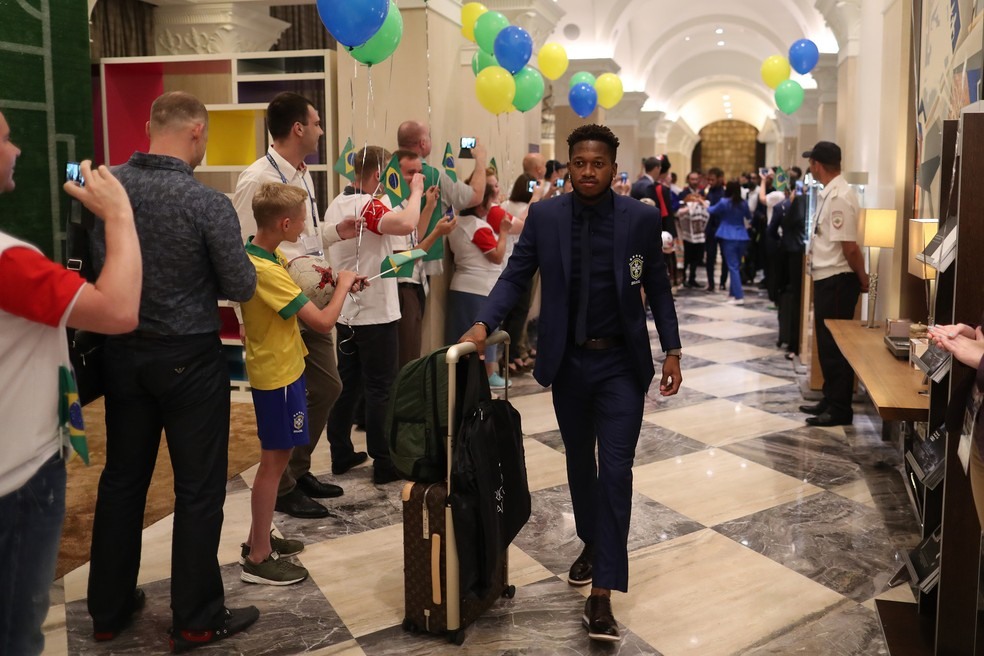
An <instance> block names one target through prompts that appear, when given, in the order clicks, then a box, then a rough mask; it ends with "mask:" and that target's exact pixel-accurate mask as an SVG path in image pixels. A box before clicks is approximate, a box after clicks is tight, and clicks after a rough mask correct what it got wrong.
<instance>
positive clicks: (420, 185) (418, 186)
mask: <svg viewBox="0 0 984 656" xmlns="http://www.w3.org/2000/svg"><path fill="white" fill-rule="evenodd" d="M410 193H412V194H418V195H420V194H423V193H424V174H423V173H414V174H413V177H412V178H410Z"/></svg>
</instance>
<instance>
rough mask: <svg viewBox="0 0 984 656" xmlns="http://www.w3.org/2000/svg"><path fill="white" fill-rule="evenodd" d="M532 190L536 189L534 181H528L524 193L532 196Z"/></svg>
mask: <svg viewBox="0 0 984 656" xmlns="http://www.w3.org/2000/svg"><path fill="white" fill-rule="evenodd" d="M534 189H536V180H530V183H529V184H528V185H526V191H528V192H530V193H531V194H532V193H533V190H534Z"/></svg>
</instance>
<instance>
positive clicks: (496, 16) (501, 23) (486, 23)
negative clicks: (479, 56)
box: [475, 11, 509, 53]
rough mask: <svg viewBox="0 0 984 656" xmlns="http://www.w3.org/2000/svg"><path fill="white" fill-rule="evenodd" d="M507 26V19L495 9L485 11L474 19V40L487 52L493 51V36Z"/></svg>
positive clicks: (497, 34)
mask: <svg viewBox="0 0 984 656" xmlns="http://www.w3.org/2000/svg"><path fill="white" fill-rule="evenodd" d="M507 27H509V19H508V18H506V17H505V16H503V15H502V14H500V13H499V12H497V11H487V12H485V13H484V14H482V15H481V16H479V17H478V20H477V21H475V41H476V42H477V43H478V47H479V48H481V49H482V50H484V51H485V52H487V53H493V52H495V37H497V36H499V32H501V31H502V30H504V29H506V28H507Z"/></svg>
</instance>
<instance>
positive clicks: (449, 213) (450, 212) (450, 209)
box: [444, 205, 454, 221]
mask: <svg viewBox="0 0 984 656" xmlns="http://www.w3.org/2000/svg"><path fill="white" fill-rule="evenodd" d="M453 218H454V208H453V207H451V206H450V205H449V206H448V211H447V212H445V213H444V220H445V221H450V220H451V219H453Z"/></svg>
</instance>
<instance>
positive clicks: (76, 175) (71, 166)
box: [65, 162, 85, 187]
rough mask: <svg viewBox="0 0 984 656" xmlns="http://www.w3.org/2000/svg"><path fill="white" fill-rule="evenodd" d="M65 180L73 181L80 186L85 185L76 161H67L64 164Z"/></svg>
mask: <svg viewBox="0 0 984 656" xmlns="http://www.w3.org/2000/svg"><path fill="white" fill-rule="evenodd" d="M65 182H75V183H77V184H78V185H79V186H80V187H84V186H85V179H84V178H83V177H82V169H81V168H80V167H79V163H78V162H69V163H67V164H66V165H65Z"/></svg>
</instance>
